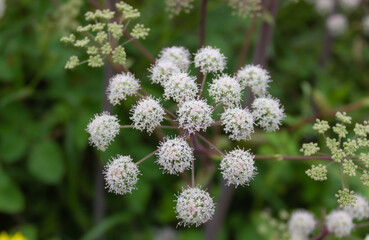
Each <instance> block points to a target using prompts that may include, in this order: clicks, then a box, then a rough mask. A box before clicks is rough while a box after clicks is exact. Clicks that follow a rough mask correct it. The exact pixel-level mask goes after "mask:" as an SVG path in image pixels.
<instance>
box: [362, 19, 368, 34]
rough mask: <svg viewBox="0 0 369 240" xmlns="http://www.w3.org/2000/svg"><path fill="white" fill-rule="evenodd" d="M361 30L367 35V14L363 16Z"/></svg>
mask: <svg viewBox="0 0 369 240" xmlns="http://www.w3.org/2000/svg"><path fill="white" fill-rule="evenodd" d="M363 31H364V34H365V35H369V15H368V16H365V17H364V18H363Z"/></svg>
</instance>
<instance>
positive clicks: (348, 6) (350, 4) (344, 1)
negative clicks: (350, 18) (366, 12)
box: [339, 0, 361, 11]
mask: <svg viewBox="0 0 369 240" xmlns="http://www.w3.org/2000/svg"><path fill="white" fill-rule="evenodd" d="M339 2H340V5H341V7H342V8H343V9H345V10H346V11H353V10H355V9H357V8H358V7H359V5H360V3H361V0H339Z"/></svg>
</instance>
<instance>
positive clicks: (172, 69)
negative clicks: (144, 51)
mask: <svg viewBox="0 0 369 240" xmlns="http://www.w3.org/2000/svg"><path fill="white" fill-rule="evenodd" d="M149 71H150V72H151V75H150V79H151V81H152V82H153V83H159V84H162V85H164V83H165V82H166V81H168V79H169V77H170V76H172V75H173V74H177V73H180V71H181V70H180V68H179V67H178V66H177V65H176V64H175V63H174V62H172V61H167V60H158V61H156V62H155V64H154V65H153V66H152V67H151V68H150V69H149Z"/></svg>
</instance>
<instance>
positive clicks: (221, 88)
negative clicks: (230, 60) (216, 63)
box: [209, 75, 241, 107]
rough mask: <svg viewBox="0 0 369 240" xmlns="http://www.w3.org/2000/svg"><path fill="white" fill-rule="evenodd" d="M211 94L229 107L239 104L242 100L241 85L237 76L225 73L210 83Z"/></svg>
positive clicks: (217, 100) (218, 101)
mask: <svg viewBox="0 0 369 240" xmlns="http://www.w3.org/2000/svg"><path fill="white" fill-rule="evenodd" d="M209 95H210V96H211V97H212V98H213V99H214V100H215V101H216V102H217V103H223V104H224V105H225V106H227V107H233V106H237V105H240V102H241V86H240V84H239V83H238V81H237V80H236V79H235V78H233V77H230V76H228V75H223V76H220V77H218V78H216V79H214V80H213V83H212V84H210V88H209Z"/></svg>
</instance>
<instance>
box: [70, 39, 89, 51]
mask: <svg viewBox="0 0 369 240" xmlns="http://www.w3.org/2000/svg"><path fill="white" fill-rule="evenodd" d="M89 42H90V39H88V37H85V38H84V39H81V40H77V41H76V42H75V43H74V46H75V47H81V48H82V47H86V46H87V45H88V44H89Z"/></svg>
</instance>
